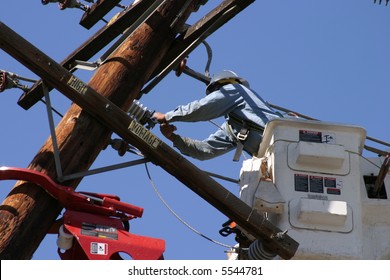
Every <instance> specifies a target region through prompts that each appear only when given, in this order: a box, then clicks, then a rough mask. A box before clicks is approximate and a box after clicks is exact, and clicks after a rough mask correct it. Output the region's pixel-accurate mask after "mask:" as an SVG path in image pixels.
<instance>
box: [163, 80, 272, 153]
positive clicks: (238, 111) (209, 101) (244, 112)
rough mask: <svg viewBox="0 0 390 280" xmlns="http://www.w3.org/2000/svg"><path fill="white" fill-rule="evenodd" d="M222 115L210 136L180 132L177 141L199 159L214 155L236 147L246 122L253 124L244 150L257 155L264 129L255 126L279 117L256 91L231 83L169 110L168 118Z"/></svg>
mask: <svg viewBox="0 0 390 280" xmlns="http://www.w3.org/2000/svg"><path fill="white" fill-rule="evenodd" d="M221 116H224V117H225V119H226V121H225V122H224V123H223V125H222V126H221V128H220V129H219V130H217V131H216V132H215V133H214V134H211V135H210V136H209V137H208V138H206V139H204V140H195V139H191V138H188V137H182V136H176V137H175V138H174V140H173V145H174V146H175V147H176V148H178V149H179V150H180V152H181V153H183V154H185V155H188V156H191V157H193V158H197V159H199V160H206V159H210V158H213V157H216V156H219V155H222V154H224V153H226V152H229V151H231V150H233V149H234V148H235V147H236V143H237V140H236V136H237V134H238V133H239V132H240V130H241V128H242V127H243V126H244V124H246V126H247V125H248V124H252V125H250V126H249V134H248V137H247V139H246V140H245V142H244V150H245V151H247V152H248V153H249V154H250V155H255V154H257V151H258V148H259V144H260V142H261V139H262V131H261V130H257V129H252V128H251V127H253V126H258V127H264V126H265V124H266V123H267V122H268V121H269V120H271V119H273V118H277V117H279V115H278V114H277V113H276V112H275V111H273V110H272V109H271V108H270V107H269V106H268V105H267V104H266V102H265V101H264V100H263V99H262V98H261V97H260V96H259V95H257V94H256V93H255V92H254V91H252V90H250V89H248V88H246V87H245V86H243V85H241V84H228V85H225V86H223V87H221V88H220V89H219V90H216V91H214V92H212V93H210V94H209V95H207V96H205V97H204V98H202V99H200V100H195V101H193V102H191V103H188V104H187V105H181V106H178V107H177V108H176V109H175V110H173V111H170V112H167V113H166V114H165V119H166V120H167V121H168V122H178V121H181V122H198V121H208V120H212V119H215V118H218V117H221ZM253 124H255V125H253Z"/></svg>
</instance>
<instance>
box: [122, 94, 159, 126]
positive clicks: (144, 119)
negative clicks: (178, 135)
mask: <svg viewBox="0 0 390 280" xmlns="http://www.w3.org/2000/svg"><path fill="white" fill-rule="evenodd" d="M128 113H129V115H130V116H131V117H132V118H134V119H135V120H137V121H138V122H139V123H140V124H142V125H145V124H148V125H147V127H148V128H150V127H154V125H155V124H156V121H155V120H154V119H153V114H154V111H151V110H148V108H147V107H145V106H143V105H142V104H141V103H140V102H139V101H138V100H134V101H133V103H132V104H131V105H130V108H129V110H128Z"/></svg>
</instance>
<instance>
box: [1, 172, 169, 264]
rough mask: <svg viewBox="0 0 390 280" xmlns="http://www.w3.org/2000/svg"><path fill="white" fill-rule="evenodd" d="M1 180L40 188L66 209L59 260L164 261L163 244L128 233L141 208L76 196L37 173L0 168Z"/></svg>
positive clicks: (93, 196) (92, 196) (83, 194)
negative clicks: (130, 259)
mask: <svg viewBox="0 0 390 280" xmlns="http://www.w3.org/2000/svg"><path fill="white" fill-rule="evenodd" d="M0 180H23V181H28V182H32V183H34V184H37V185H39V186H41V187H42V188H43V189H44V190H45V191H46V192H47V193H48V194H49V195H51V196H52V197H54V198H55V199H57V200H58V201H59V202H60V203H61V204H62V205H63V206H64V208H65V209H66V211H65V213H64V215H63V218H62V220H63V225H62V226H61V227H60V228H59V238H58V240H57V244H58V245H59V247H61V248H62V249H61V248H59V249H58V254H59V256H60V257H61V259H78V260H81V259H94V260H108V259H116V260H118V259H122V257H121V255H120V253H124V254H127V255H129V256H130V257H131V258H132V259H134V260H158V259H163V253H164V251H165V241H164V240H161V239H156V238H151V237H145V236H139V235H135V234H131V233H130V232H128V222H129V220H131V219H134V218H140V217H141V216H142V213H143V208H140V207H137V206H134V205H131V204H128V203H124V202H121V201H120V198H119V197H118V196H115V195H108V194H96V193H89V192H75V191H74V190H73V189H72V188H70V187H65V186H62V185H59V184H57V183H56V182H54V181H53V180H52V179H51V178H50V177H49V176H47V175H46V174H43V173H41V172H38V171H34V170H29V169H23V168H14V167H1V168H0Z"/></svg>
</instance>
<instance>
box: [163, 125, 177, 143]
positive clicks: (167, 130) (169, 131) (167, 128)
mask: <svg viewBox="0 0 390 280" xmlns="http://www.w3.org/2000/svg"><path fill="white" fill-rule="evenodd" d="M176 129H177V128H176V126H174V125H172V124H167V123H163V124H161V125H160V131H161V133H162V134H163V135H164V136H165V137H166V138H168V139H169V140H171V141H173V139H175V136H176V134H175V133H173V132H174V131H176Z"/></svg>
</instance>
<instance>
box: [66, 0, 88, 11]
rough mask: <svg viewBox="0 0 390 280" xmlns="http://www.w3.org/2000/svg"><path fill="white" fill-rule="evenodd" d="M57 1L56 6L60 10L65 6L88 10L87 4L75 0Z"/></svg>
mask: <svg viewBox="0 0 390 280" xmlns="http://www.w3.org/2000/svg"><path fill="white" fill-rule="evenodd" d="M58 2H59V3H58V7H59V8H60V10H64V9H66V8H79V9H81V10H84V11H88V10H89V6H86V5H84V4H82V3H80V2H79V1H77V0H60V1H58Z"/></svg>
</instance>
